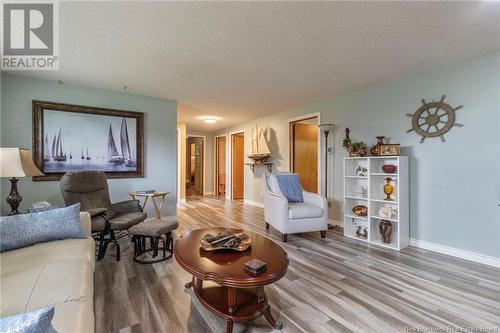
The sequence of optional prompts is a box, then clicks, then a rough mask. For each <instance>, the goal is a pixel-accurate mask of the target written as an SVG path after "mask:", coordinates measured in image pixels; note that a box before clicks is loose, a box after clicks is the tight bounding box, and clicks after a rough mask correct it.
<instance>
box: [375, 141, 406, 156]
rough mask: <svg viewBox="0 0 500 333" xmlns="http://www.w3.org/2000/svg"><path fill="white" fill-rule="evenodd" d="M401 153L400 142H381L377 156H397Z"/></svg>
mask: <svg viewBox="0 0 500 333" xmlns="http://www.w3.org/2000/svg"><path fill="white" fill-rule="evenodd" d="M400 154H401V146H400V144H399V143H398V144H383V145H380V146H379V153H378V155H379V156H399V155H400Z"/></svg>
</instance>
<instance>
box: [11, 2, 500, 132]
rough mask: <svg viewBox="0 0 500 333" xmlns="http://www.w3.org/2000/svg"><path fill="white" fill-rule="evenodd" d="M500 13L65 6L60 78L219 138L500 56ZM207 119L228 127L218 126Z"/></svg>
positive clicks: (485, 8)
mask: <svg viewBox="0 0 500 333" xmlns="http://www.w3.org/2000/svg"><path fill="white" fill-rule="evenodd" d="M499 22H500V3H498V2H497V3H495V2H487V1H486V2H146V3H145V2H61V3H60V61H61V63H60V70H59V71H58V72H48V71H45V72H41V71H40V72H23V73H19V74H22V75H29V76H35V77H41V78H47V79H53V80H63V81H64V82H67V83H75V84H83V85H87V86H93V87H99V88H107V89H113V90H120V89H121V86H122V85H127V86H128V90H127V91H129V92H131V93H137V94H145V95H150V96H159V97H164V98H170V99H175V100H178V101H180V102H181V106H180V108H179V120H183V121H186V122H187V123H188V128H189V129H190V130H217V129H220V128H223V127H226V126H229V125H232V124H236V123H239V122H242V121H246V120H250V119H252V118H255V117H258V116H262V115H266V114H271V113H276V112H280V111H283V110H286V109H289V108H293V107H300V106H303V105H306V104H309V103H312V102H316V101H320V100H323V99H327V98H330V97H333V96H335V95H338V94H341V93H344V92H347V91H352V90H354V89H360V88H363V87H367V86H370V85H373V84H376V83H379V82H383V81H387V80H391V79H396V78H399V77H402V76H404V75H408V74H411V73H415V72H418V71H422V70H426V69H429V68H432V67H435V66H439V65H444V64H448V63H453V62H458V61H461V60H465V59H468V58H471V57H474V56H478V55H483V54H488V53H492V52H496V51H499V50H500V23H499ZM199 116H218V117H220V118H221V119H220V120H219V121H218V122H217V124H214V125H207V124H204V123H203V122H202V121H201V120H200V119H198V117H199Z"/></svg>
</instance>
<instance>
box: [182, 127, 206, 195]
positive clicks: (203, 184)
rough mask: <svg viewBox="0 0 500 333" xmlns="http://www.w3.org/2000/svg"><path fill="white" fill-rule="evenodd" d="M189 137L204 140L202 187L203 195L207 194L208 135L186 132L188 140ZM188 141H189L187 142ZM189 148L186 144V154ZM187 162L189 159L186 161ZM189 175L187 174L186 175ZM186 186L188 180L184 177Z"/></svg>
mask: <svg viewBox="0 0 500 333" xmlns="http://www.w3.org/2000/svg"><path fill="white" fill-rule="evenodd" d="M189 138H201V141H202V142H203V166H202V178H203V179H202V180H201V183H202V184H201V187H202V192H203V193H202V196H204V195H206V191H205V184H206V181H205V179H206V177H205V170H206V167H207V159H206V153H207V136H206V135H196V134H186V141H187V139H189ZM186 143H187V142H186ZM187 149H188V145H187V144H186V156H187ZM186 163H187V161H186ZM186 176H187V175H186ZM184 186H186V180H185V179H184Z"/></svg>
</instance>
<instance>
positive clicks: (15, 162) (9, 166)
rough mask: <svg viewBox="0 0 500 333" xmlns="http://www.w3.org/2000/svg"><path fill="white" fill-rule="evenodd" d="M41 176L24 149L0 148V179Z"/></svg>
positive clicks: (28, 153)
mask: <svg viewBox="0 0 500 333" xmlns="http://www.w3.org/2000/svg"><path fill="white" fill-rule="evenodd" d="M33 176H43V173H42V172H41V171H40V170H38V168H37V167H36V166H35V163H33V160H32V159H31V154H30V151H29V150H28V149H25V148H0V177H2V178H3V177H8V178H19V177H33Z"/></svg>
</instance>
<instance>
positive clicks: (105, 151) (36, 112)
mask: <svg viewBox="0 0 500 333" xmlns="http://www.w3.org/2000/svg"><path fill="white" fill-rule="evenodd" d="M143 144H144V113H142V112H132V111H122V110H112V109H103V108H96V107H89V106H80V105H71V104H63V103H54V102H45V101H33V160H34V162H35V164H36V166H37V167H38V168H39V169H40V170H41V171H42V172H43V173H44V174H45V175H43V176H37V177H33V180H35V181H41V180H59V179H61V176H62V175H63V174H64V173H66V172H68V171H72V170H100V171H103V172H105V173H106V176H107V177H108V178H142V177H144V161H143Z"/></svg>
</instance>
